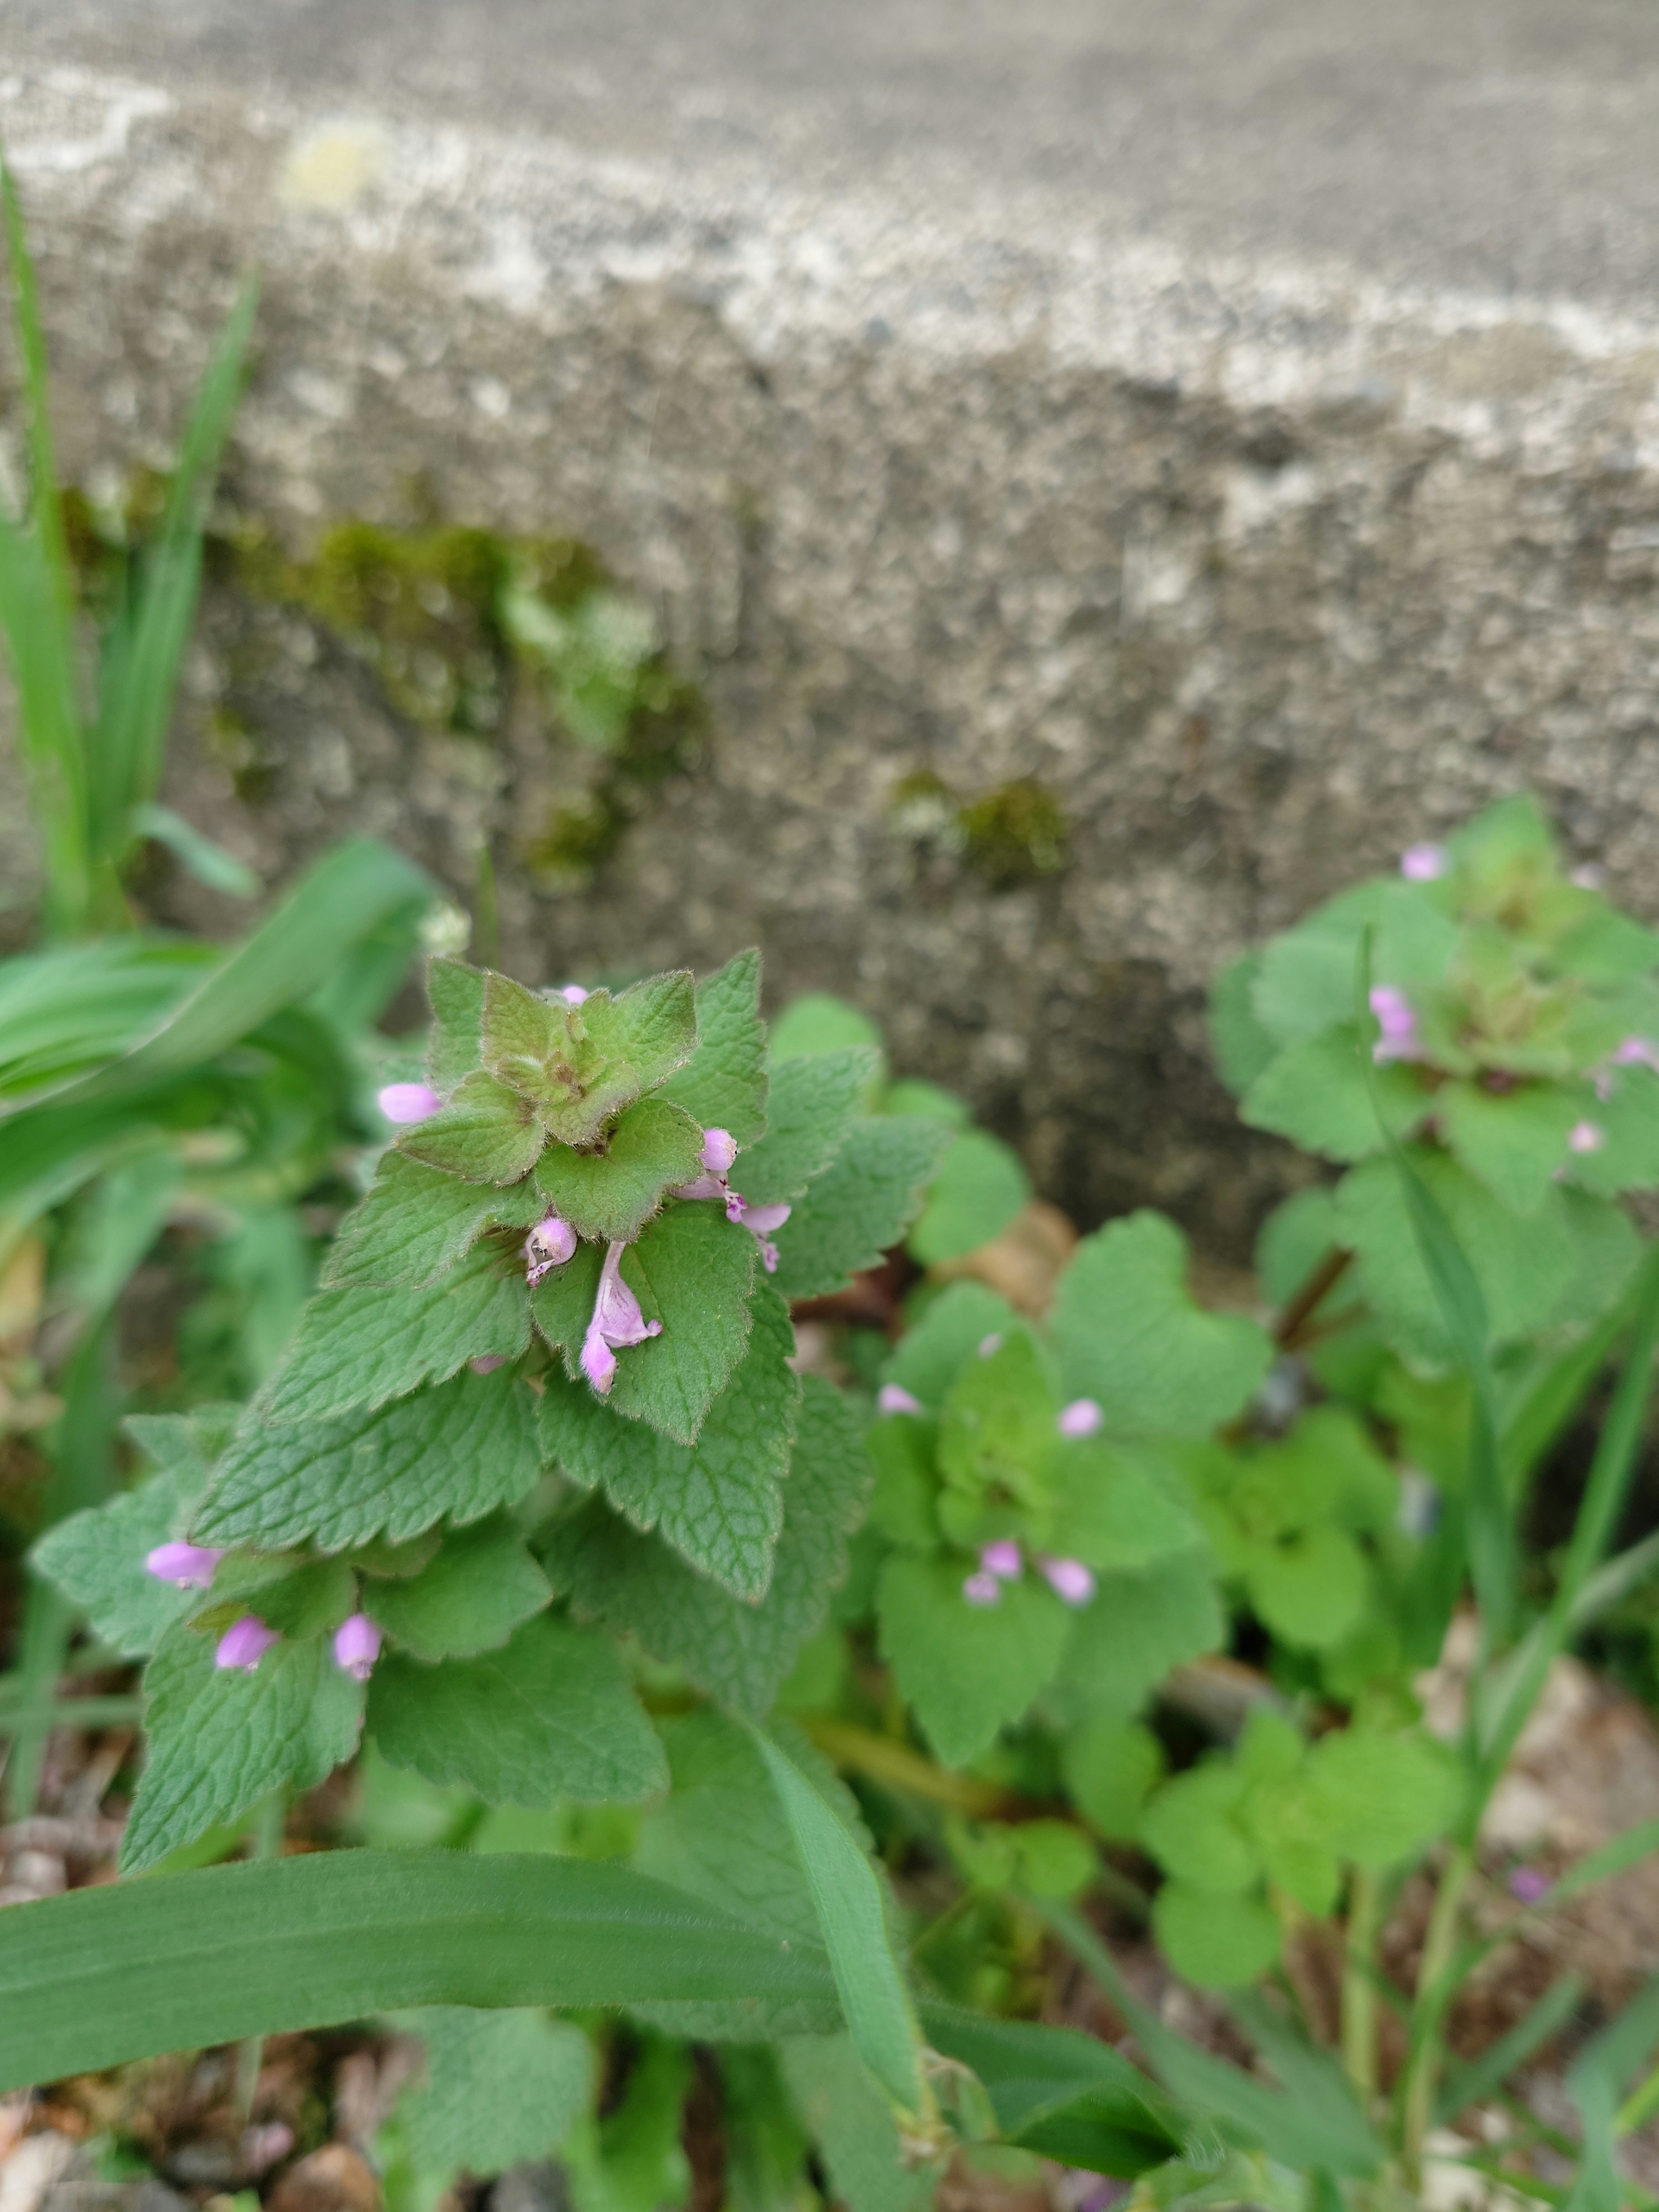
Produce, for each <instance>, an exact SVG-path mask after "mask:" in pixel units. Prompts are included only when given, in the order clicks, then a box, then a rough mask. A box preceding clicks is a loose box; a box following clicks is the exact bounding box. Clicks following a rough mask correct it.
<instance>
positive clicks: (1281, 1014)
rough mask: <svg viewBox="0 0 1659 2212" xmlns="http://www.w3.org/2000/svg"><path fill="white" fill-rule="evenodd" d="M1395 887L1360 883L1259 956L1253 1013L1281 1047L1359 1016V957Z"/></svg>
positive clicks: (1253, 982) (1252, 995)
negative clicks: (1367, 931)
mask: <svg viewBox="0 0 1659 2212" xmlns="http://www.w3.org/2000/svg"><path fill="white" fill-rule="evenodd" d="M1388 890H1389V885H1388V884H1383V883H1369V884H1356V885H1355V886H1354V888H1353V889H1352V890H1348V891H1343V892H1340V894H1339V895H1338V896H1336V897H1335V898H1334V899H1329V900H1328V901H1327V902H1326V903H1325V904H1324V905H1323V906H1322V907H1318V908H1315V910H1314V912H1313V913H1312V914H1310V915H1305V916H1304V918H1303V920H1302V921H1299V922H1298V923H1297V926H1296V927H1295V928H1294V929H1292V930H1290V931H1288V932H1287V933H1285V935H1284V936H1283V937H1276V938H1274V939H1273V942H1272V943H1271V944H1270V945H1267V946H1265V947H1264V948H1263V949H1262V951H1261V952H1260V953H1259V954H1257V955H1256V956H1255V961H1256V967H1255V975H1254V977H1253V978H1252V979H1251V982H1250V1011H1251V1013H1252V1014H1253V1015H1254V1017H1255V1020H1256V1021H1257V1022H1258V1023H1259V1024H1261V1027H1262V1028H1263V1029H1265V1030H1267V1031H1268V1033H1269V1034H1270V1035H1271V1036H1273V1037H1274V1038H1276V1039H1277V1041H1278V1042H1279V1044H1280V1045H1281V1046H1284V1045H1291V1044H1299V1043H1300V1042H1302V1041H1303V1039H1304V1038H1306V1037H1315V1036H1318V1035H1319V1034H1320V1032H1321V1031H1322V1030H1329V1029H1334V1028H1335V1027H1336V1025H1337V1024H1339V1023H1340V1022H1346V1021H1351V1020H1352V1018H1353V1007H1354V992H1353V969H1354V954H1355V951H1356V948H1357V947H1358V942H1359V933H1360V931H1361V929H1362V928H1363V927H1364V926H1365V924H1366V923H1367V922H1375V921H1376V920H1377V918H1378V916H1379V915H1380V914H1381V912H1382V909H1383V899H1384V896H1385V895H1386V893H1387V891H1388Z"/></svg>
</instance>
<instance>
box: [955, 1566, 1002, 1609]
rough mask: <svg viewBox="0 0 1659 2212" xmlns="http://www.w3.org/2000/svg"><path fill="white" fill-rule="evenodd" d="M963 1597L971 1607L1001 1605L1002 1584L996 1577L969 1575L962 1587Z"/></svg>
mask: <svg viewBox="0 0 1659 2212" xmlns="http://www.w3.org/2000/svg"><path fill="white" fill-rule="evenodd" d="M962 1595H963V1597H965V1598H966V1599H967V1601H968V1602H969V1605H1000V1604H1001V1602H1002V1584H1001V1583H1000V1582H999V1581H998V1580H997V1578H996V1577H995V1576H994V1575H984V1574H980V1575H969V1577H968V1579H967V1581H966V1582H965V1583H963V1585H962Z"/></svg>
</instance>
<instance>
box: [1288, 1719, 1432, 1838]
mask: <svg viewBox="0 0 1659 2212" xmlns="http://www.w3.org/2000/svg"><path fill="white" fill-rule="evenodd" d="M1308 1774H1309V1781H1310V1788H1311V1791H1312V1795H1313V1798H1314V1801H1315V1805H1316V1817H1317V1819H1318V1822H1319V1832H1320V1833H1321V1836H1322V1840H1323V1841H1324V1842H1325V1843H1327V1844H1328V1845H1329V1847H1330V1849H1331V1850H1334V1852H1336V1854H1337V1855H1338V1857H1340V1858H1345V1859H1350V1860H1352V1862H1353V1863H1355V1864H1356V1865H1358V1866H1364V1867H1372V1868H1376V1869H1379V1870H1380V1869H1383V1868H1385V1867H1390V1866H1394V1865H1396V1864H1397V1863H1399V1862H1400V1861H1401V1859H1405V1858H1408V1857H1411V1856H1412V1855H1413V1853H1414V1852H1416V1851H1419V1850H1422V1848H1423V1847H1424V1846H1425V1844H1428V1843H1430V1842H1431V1840H1432V1839H1433V1838H1434V1837H1435V1836H1437V1835H1438V1834H1440V1833H1441V1832H1443V1829H1444V1828H1445V1827H1447V1826H1449V1823H1450V1822H1451V1820H1453V1819H1454V1817H1455V1814H1456V1810H1457V1805H1458V1800H1459V1796H1460V1795H1461V1779H1460V1777H1459V1774H1458V1771H1457V1767H1456V1765H1455V1761H1454V1759H1453V1758H1452V1756H1451V1754H1450V1753H1449V1752H1448V1751H1447V1749H1446V1748H1445V1747H1444V1746H1443V1745H1442V1744H1438V1743H1436V1742H1434V1741H1432V1740H1431V1738H1429V1737H1427V1736H1424V1735H1381V1734H1379V1733H1377V1732H1376V1731H1374V1730H1371V1729H1355V1728H1349V1729H1333V1730H1332V1731H1331V1732H1330V1734H1329V1735H1323V1736H1322V1737H1321V1738H1320V1740H1319V1741H1318V1742H1317V1743H1316V1745H1315V1746H1314V1747H1313V1749H1312V1751H1311V1752H1310V1754H1309V1759H1308Z"/></svg>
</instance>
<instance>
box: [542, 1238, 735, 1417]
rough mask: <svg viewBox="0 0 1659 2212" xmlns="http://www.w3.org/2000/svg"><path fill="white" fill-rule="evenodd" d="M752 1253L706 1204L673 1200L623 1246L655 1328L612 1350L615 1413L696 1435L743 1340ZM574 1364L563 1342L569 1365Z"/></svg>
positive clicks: (629, 1277) (628, 1278)
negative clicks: (676, 1203)
mask: <svg viewBox="0 0 1659 2212" xmlns="http://www.w3.org/2000/svg"><path fill="white" fill-rule="evenodd" d="M756 1258H757V1250H756V1244H755V1240H754V1238H753V1237H751V1236H750V1233H749V1231H747V1230H746V1229H740V1228H738V1226H737V1225H736V1224H735V1223H734V1222H731V1221H728V1220H727V1219H726V1214H725V1212H724V1210H723V1209H722V1208H721V1207H720V1206H711V1205H696V1204H691V1205H681V1206H669V1207H668V1208H666V1210H665V1212H662V1213H660V1214H659V1216H658V1217H657V1218H656V1219H655V1220H654V1221H653V1222H652V1223H651V1224H650V1225H649V1226H648V1227H647V1230H646V1231H645V1233H644V1235H643V1236H642V1237H641V1238H640V1241H639V1243H637V1244H630V1245H629V1248H628V1250H627V1252H626V1253H625V1254H624V1255H623V1263H622V1272H623V1280H624V1281H625V1282H626V1283H628V1284H629V1285H630V1286H631V1287H632V1289H633V1291H634V1292H635V1296H636V1297H639V1299H640V1301H641V1305H642V1307H643V1309H644V1310H645V1312H646V1313H647V1315H655V1316H657V1317H658V1318H659V1320H660V1321H661V1322H662V1334H661V1335H660V1336H653V1337H652V1338H650V1339H649V1340H647V1342H646V1343H644V1344H637V1345H632V1346H629V1348H628V1350H626V1351H625V1352H621V1353H620V1354H619V1355H618V1357H617V1379H616V1381H615V1382H614V1383H612V1385H611V1396H610V1399H609V1401H608V1403H609V1404H610V1405H611V1406H612V1407H614V1408H615V1409H616V1411H617V1413H625V1414H626V1415H627V1416H628V1417H629V1419H630V1420H637V1421H647V1422H648V1423H649V1424H650V1425H651V1426H652V1427H653V1429H659V1430H660V1431H662V1433H663V1435H664V1436H665V1437H672V1438H673V1439H674V1441H675V1442H676V1443H682V1444H694V1443H696V1441H697V1437H698V1434H699V1432H700V1431H701V1430H702V1425H703V1422H704V1420H705V1419H707V1418H708V1409H709V1407H711V1406H712V1405H713V1404H714V1401H715V1399H716V1398H717V1397H718V1396H719V1395H720V1392H721V1391H722V1390H724V1389H725V1388H726V1384H727V1383H729V1382H730V1381H731V1379H732V1373H733V1371H734V1370H735V1369H736V1367H737V1365H738V1361H739V1360H741V1359H742V1358H743V1356H744V1351H745V1349H746V1347H747V1346H748V1342H749V1329H750V1310H749V1292H750V1285H751V1284H752V1283H753V1281H754V1279H755V1266H756ZM571 1264H572V1265H573V1266H574V1261H573V1262H572V1263H571ZM574 1364H575V1363H574V1357H573V1354H572V1352H571V1350H570V1348H569V1346H567V1348H566V1366H567V1372H568V1371H570V1370H571V1369H572V1368H574Z"/></svg>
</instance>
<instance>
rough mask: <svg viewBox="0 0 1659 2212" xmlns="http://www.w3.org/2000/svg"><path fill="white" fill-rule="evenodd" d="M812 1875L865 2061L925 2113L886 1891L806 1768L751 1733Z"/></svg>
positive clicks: (914, 2111) (903, 2103)
mask: <svg viewBox="0 0 1659 2212" xmlns="http://www.w3.org/2000/svg"><path fill="white" fill-rule="evenodd" d="M750 1734H751V1735H753V1737H754V1739H755V1742H756V1745H757V1747H758V1748H759V1751H760V1753H761V1756H762V1757H763V1759H765V1761H766V1765H767V1771H768V1772H769V1774H770V1775H771V1778H772V1786H773V1788H774V1789H775V1790H776V1791H777V1793H778V1796H779V1799H780V1801H781V1803H782V1806H783V1809H784V1813H785V1814H786V1815H787V1819H788V1822H789V1827H790V1832H791V1833H792V1834H793V1837H794V1839H795V1849H796V1850H798V1851H799V1854H800V1859H801V1864H802V1865H803V1866H804V1867H805V1870H806V1879H807V1882H808V1884H809V1886H810V1887H811V1892H812V1903H813V1905H814V1907H815V1908H816V1910H817V1917H818V1926H819V1927H820V1929H822V1930H823V1941H824V1948H825V1949H826V1950H827V1951H828V1952H829V1963H830V1966H831V1967H832V1969H833V1971H834V1973H835V1977H836V1990H837V1992H838V1994H839V1996H840V1997H841V2004H842V2011H843V2012H844V2013H845V2014H846V2015H847V2025H848V2028H849V2029H850V2030H851V2031H852V2036H853V2041H854V2045H856V2047H857V2050H858V2053H859V2056H860V2058H862V2059H863V2061H864V2063H865V2064H866V2066H867V2067H868V2068H869V2069H870V2071H871V2073H872V2074H873V2075H874V2076H875V2077H876V2079H877V2081H879V2082H880V2084H881V2086H882V2087H883V2088H884V2090H885V2091H886V2092H887V2094H888V2095H889V2096H890V2098H891V2099H892V2100H893V2102H894V2104H895V2105H896V2106H898V2107H899V2109H900V2111H901V2112H903V2113H905V2114H908V2115H910V2116H912V2117H920V2116H921V2114H922V2112H923V2105H924V2095H923V2090H922V2082H921V2067H920V2065H919V2064H918V2063H917V2055H916V2054H917V2040H918V2039H917V2034H916V2026H915V2019H914V2017H913V2015H912V2014H911V2010H910V2001H909V1998H908V1996H907V1995H906V1994H905V1989H904V1983H903V1980H902V1977H901V1975H900V1973H899V1969H898V1961H897V1960H896V1959H895V1958H894V1956H893V1954H892V1950H891V1948H890V1945H889V1943H888V1941H887V1923H886V1918H885V1916H884V1913H883V1911H882V1902H881V1890H880V1887H879V1885H878V1882H877V1881H876V1877H875V1873H874V1870H873V1869H872V1867H871V1864H870V1862H869V1860H868V1859H866V1857H865V1856H864V1853H863V1852H862V1851H861V1850H860V1849H859V1847H858V1844H856V1843H855V1842H854V1839H853V1838H852V1837H851V1836H850V1835H848V1832H847V1830H846V1829H845V1828H844V1827H843V1826H842V1824H841V1822H840V1821H839V1820H837V1819H836V1816H835V1814H833V1813H832V1812H831V1811H830V1809H829V1807H828V1806H827V1805H826V1804H825V1803H824V1802H823V1798H822V1797H820V1796H819V1795H818V1793H817V1790H815V1789H814V1788H813V1787H812V1785H811V1783H810V1782H809V1781H808V1780H807V1779H806V1777H805V1775H804V1774H803V1773H802V1772H801V1771H800V1769H799V1767H798V1766H797V1765H795V1764H794V1762H793V1759H789V1758H788V1757H787V1755H786V1754H785V1753H783V1752H782V1751H781V1750H780V1749H779V1748H778V1747H777V1745H776V1744H775V1743H774V1742H773V1741H772V1740H771V1739H770V1737H769V1736H767V1735H763V1734H762V1732H761V1731H760V1729H751V1730H750Z"/></svg>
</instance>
